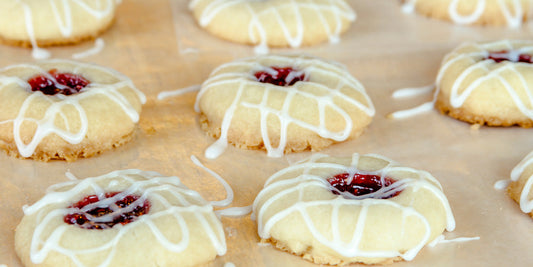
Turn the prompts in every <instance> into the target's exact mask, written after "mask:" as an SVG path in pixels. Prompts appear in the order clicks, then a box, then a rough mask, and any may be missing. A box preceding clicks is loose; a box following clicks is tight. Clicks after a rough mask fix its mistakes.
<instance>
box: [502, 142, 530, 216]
mask: <svg viewBox="0 0 533 267" xmlns="http://www.w3.org/2000/svg"><path fill="white" fill-rule="evenodd" d="M532 187H533V152H531V153H529V155H527V156H526V157H525V158H524V159H523V160H522V161H521V162H520V163H519V164H518V165H516V167H515V168H514V169H513V171H512V172H511V183H510V184H509V186H508V187H507V193H508V194H509V196H510V197H511V198H512V199H513V200H514V201H516V203H518V204H519V205H520V210H521V211H522V212H524V213H527V214H529V216H531V218H533V188H532Z"/></svg>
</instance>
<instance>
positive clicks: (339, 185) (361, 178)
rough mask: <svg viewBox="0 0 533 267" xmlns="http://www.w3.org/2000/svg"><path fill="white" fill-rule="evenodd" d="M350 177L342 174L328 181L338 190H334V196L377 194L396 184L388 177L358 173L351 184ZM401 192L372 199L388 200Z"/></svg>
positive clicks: (388, 193)
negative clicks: (384, 188)
mask: <svg viewBox="0 0 533 267" xmlns="http://www.w3.org/2000/svg"><path fill="white" fill-rule="evenodd" d="M349 175H350V174H348V173H341V174H337V175H335V176H333V177H331V178H329V179H327V181H328V182H329V183H330V184H331V186H333V187H335V188H336V190H332V192H333V193H334V194H336V195H339V194H340V193H339V192H348V193H350V194H352V195H354V196H363V195H367V194H371V193H375V192H377V191H378V190H380V189H381V188H383V187H389V186H391V185H392V184H394V183H395V182H396V180H394V179H391V178H388V177H385V178H383V179H382V178H381V177H380V176H377V175H370V174H357V173H356V174H354V176H353V177H352V179H351V182H350V181H349V180H350V179H349ZM401 192H402V191H396V192H384V193H383V194H380V195H378V196H375V197H372V198H378V199H388V198H392V197H395V196H397V195H399V194H400V193H401Z"/></svg>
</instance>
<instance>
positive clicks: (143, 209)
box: [63, 192, 150, 229]
mask: <svg viewBox="0 0 533 267" xmlns="http://www.w3.org/2000/svg"><path fill="white" fill-rule="evenodd" d="M117 194H119V192H113V193H106V194H105V198H103V199H98V196H96V195H90V196H87V197H85V198H83V199H82V200H80V201H79V202H78V203H76V204H73V205H72V206H70V207H69V208H75V209H79V210H80V211H79V212H74V213H70V214H67V215H65V217H63V221H64V222H65V223H68V224H76V225H78V226H79V227H81V228H84V229H109V228H112V227H113V226H115V225H117V224H122V225H125V224H128V223H130V222H133V221H135V220H136V219H137V218H138V217H139V216H141V215H144V214H147V213H148V212H149V211H150V202H149V201H148V200H145V201H144V202H143V203H142V205H138V206H136V207H133V209H131V208H129V206H130V205H132V204H133V202H135V201H136V200H138V199H139V198H140V197H139V196H136V195H127V196H125V197H123V198H121V199H118V200H117V201H115V203H114V204H115V205H116V207H113V208H111V207H109V206H107V207H95V208H94V209H91V210H88V211H82V210H81V209H82V208H83V207H85V206H87V205H89V204H93V203H96V202H100V201H102V200H104V199H108V198H112V197H114V196H115V195H117ZM115 205H113V206H115ZM125 209H128V210H129V211H127V212H126V211H124V210H125ZM108 214H113V215H112V216H111V218H110V219H109V220H107V219H106V220H103V222H100V221H98V222H95V221H92V220H90V219H89V218H90V217H95V218H98V217H102V216H104V215H108ZM88 217H89V218H88Z"/></svg>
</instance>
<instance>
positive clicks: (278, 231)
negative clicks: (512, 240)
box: [253, 154, 455, 265]
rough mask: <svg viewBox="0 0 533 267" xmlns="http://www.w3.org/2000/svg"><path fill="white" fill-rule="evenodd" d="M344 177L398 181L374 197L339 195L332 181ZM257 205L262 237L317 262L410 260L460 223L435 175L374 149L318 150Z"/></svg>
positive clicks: (286, 172)
mask: <svg viewBox="0 0 533 267" xmlns="http://www.w3.org/2000/svg"><path fill="white" fill-rule="evenodd" d="M340 174H351V176H350V175H347V177H353V174H366V175H377V176H378V177H380V179H385V178H390V179H393V180H394V182H393V183H392V184H390V185H388V186H385V187H382V188H381V189H380V190H379V191H375V192H374V193H372V194H373V195H371V194H363V195H360V196H355V195H353V194H351V193H349V192H344V193H343V194H341V195H339V193H336V194H335V193H334V191H335V188H334V187H333V186H332V185H331V184H330V183H329V182H328V179H330V178H333V177H334V176H336V175H340ZM337 192H338V191H337ZM398 192H399V193H398ZM395 193H398V194H395ZM387 196H388V198H387ZM253 210H254V213H253V214H254V216H255V218H256V220H257V224H258V234H259V236H260V237H261V238H262V239H263V240H264V241H270V242H273V243H274V244H275V245H276V246H277V247H278V248H281V249H283V250H287V251H289V252H291V253H293V254H296V255H300V256H303V257H304V258H305V259H307V260H310V261H313V262H315V263H318V264H332V265H336V264H340V265H342V264H349V263H356V262H359V263H366V264H383V263H391V262H393V261H397V260H402V259H405V260H412V259H413V258H414V257H415V256H416V254H417V253H418V252H419V251H420V249H421V248H422V247H423V246H424V245H426V244H427V243H429V242H431V241H433V240H434V239H435V238H437V237H438V236H440V235H441V234H442V233H443V231H444V230H445V229H446V230H448V231H451V230H453V229H454V228H455V221H454V218H453V214H452V212H451V209H450V206H449V203H448V200H447V199H446V197H445V195H444V193H443V192H442V188H441V185H440V184H439V182H438V181H437V180H436V179H435V178H434V177H433V176H432V175H431V174H429V173H428V172H425V171H420V170H416V169H412V168H408V167H402V166H400V165H399V164H397V163H395V162H393V161H391V160H389V159H387V158H385V157H382V156H379V155H375V154H366V155H360V154H354V155H352V157H330V156H327V155H321V154H315V155H313V156H312V157H311V158H310V159H308V160H305V161H302V162H299V163H298V164H294V165H292V166H290V167H287V168H285V169H283V170H281V171H279V172H277V173H275V174H274V175H272V176H271V177H270V178H269V179H268V180H267V182H266V183H265V186H264V188H263V189H262V190H261V192H260V193H259V194H258V196H257V198H256V199H255V201H254V204H253Z"/></svg>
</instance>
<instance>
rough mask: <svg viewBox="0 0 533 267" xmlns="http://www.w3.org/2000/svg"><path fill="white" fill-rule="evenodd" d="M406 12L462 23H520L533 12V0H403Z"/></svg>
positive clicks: (516, 24)
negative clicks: (532, 10)
mask: <svg viewBox="0 0 533 267" xmlns="http://www.w3.org/2000/svg"><path fill="white" fill-rule="evenodd" d="M403 2H404V4H403V9H404V11H406V12H414V11H416V12H417V13H420V14H422V15H425V16H427V17H431V18H436V19H442V20H448V21H451V22H454V23H456V24H460V25H491V26H508V27H511V28H516V27H520V26H521V25H522V24H523V22H525V21H527V20H529V19H530V18H531V16H532V12H531V9H532V8H533V1H532V0H475V1H472V0H403Z"/></svg>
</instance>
